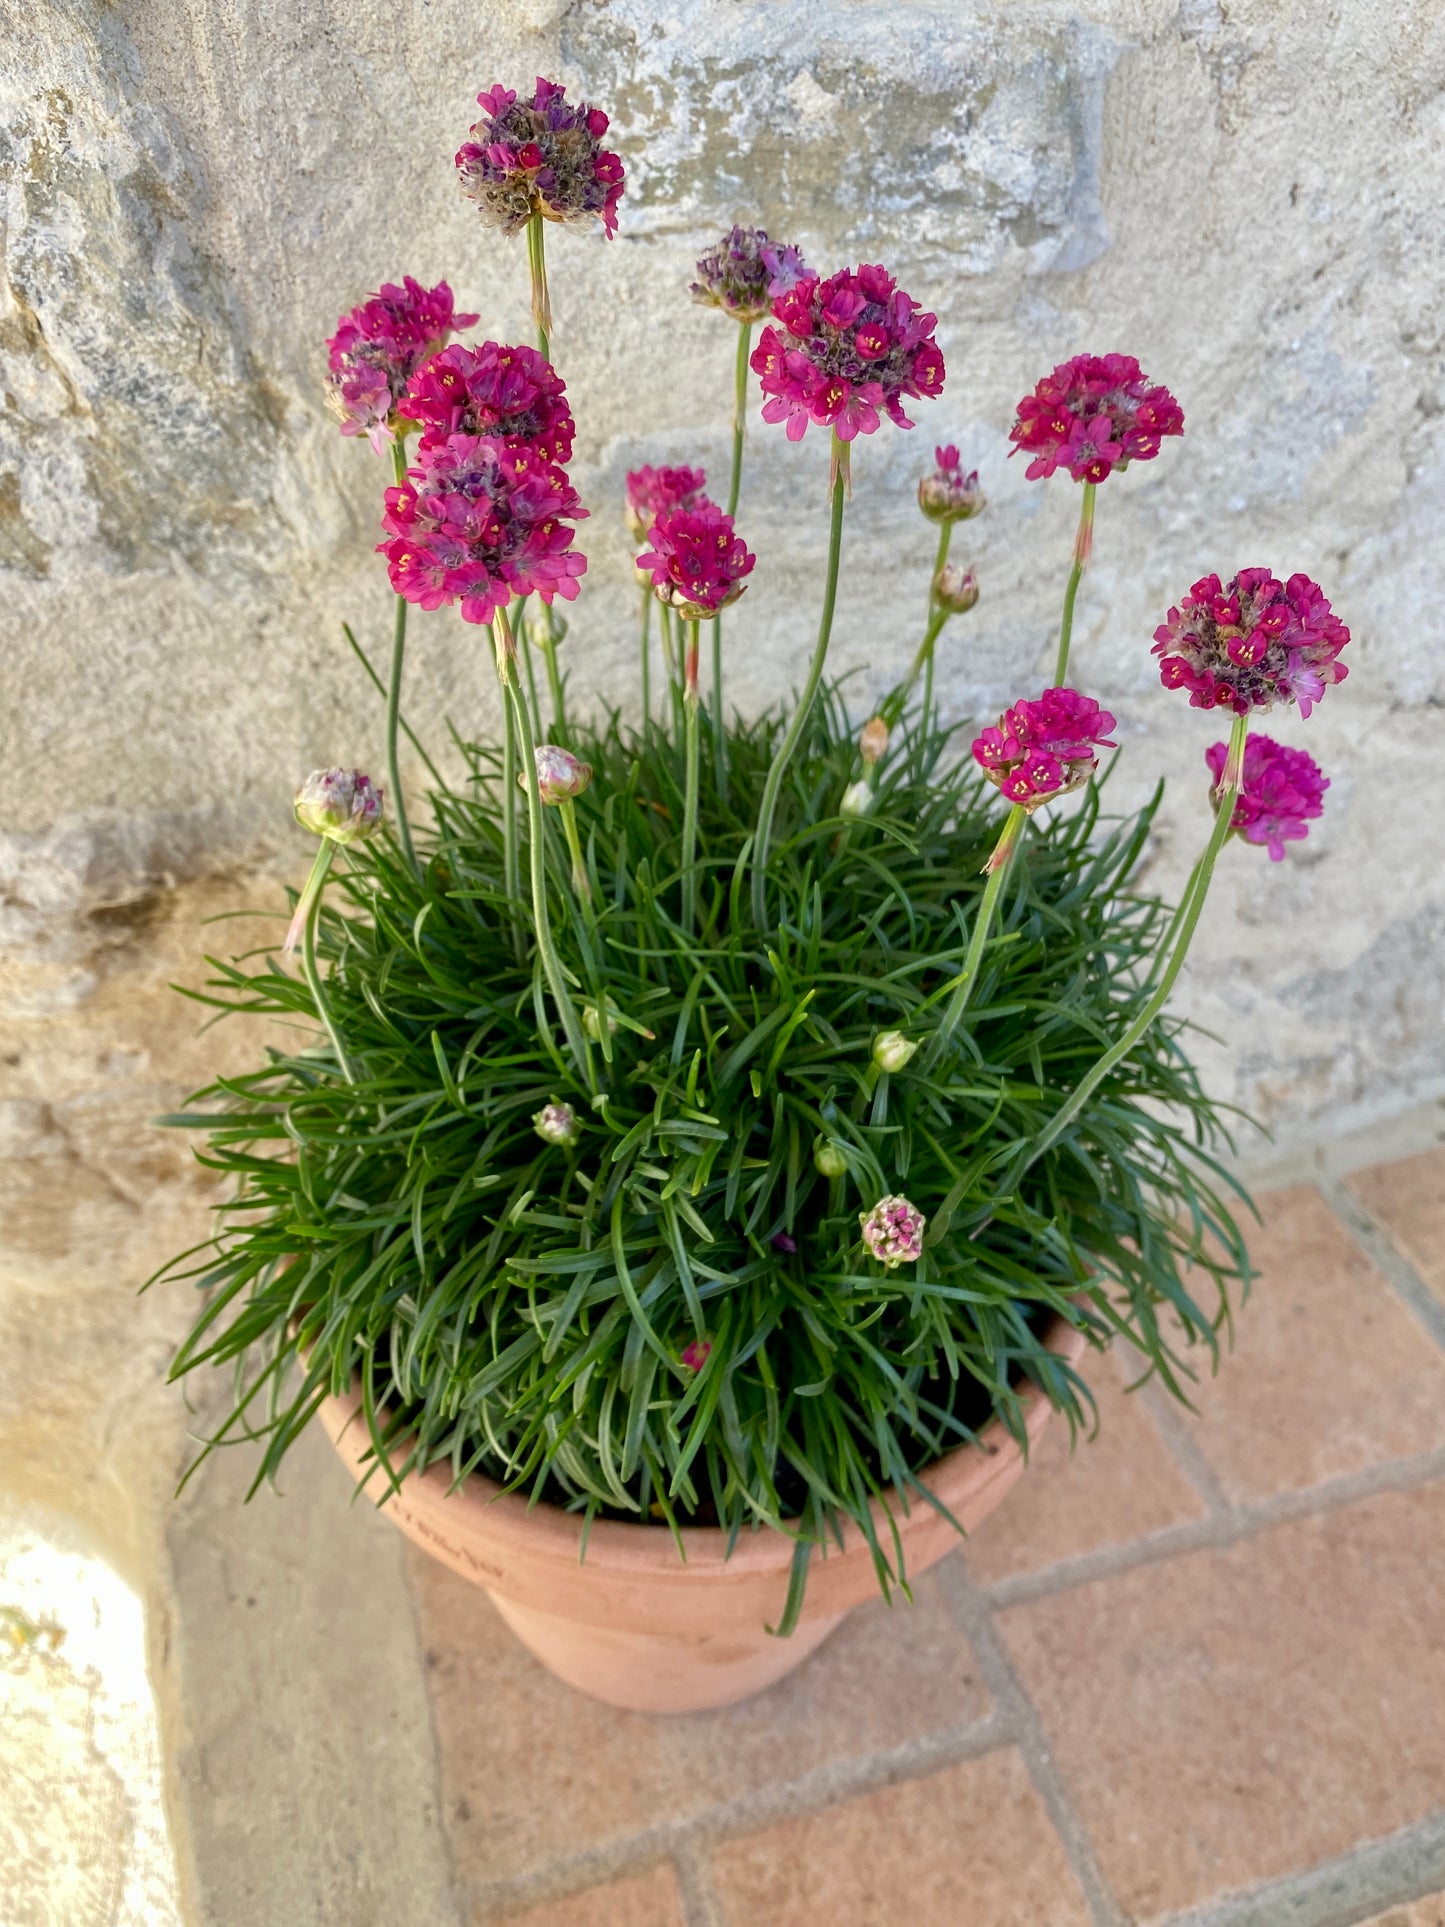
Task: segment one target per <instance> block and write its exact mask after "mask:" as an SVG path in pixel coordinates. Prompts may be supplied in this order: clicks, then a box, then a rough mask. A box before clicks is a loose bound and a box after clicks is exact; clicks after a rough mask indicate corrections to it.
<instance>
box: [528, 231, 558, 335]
mask: <svg viewBox="0 0 1445 1927" xmlns="http://www.w3.org/2000/svg"><path fill="white" fill-rule="evenodd" d="M527 266H528V268H529V269H530V270H531V274H532V321H533V323H534V325H535V327H536V330H537V352H538V353H539V354H540V355H541V356H542V359H543V360H544V361H550V360H551V359H552V301H551V297H550V295H549V294H548V292H547V243H546V240H545V239H544V229H543V224H542V216H541V215H540V214H534V215H533V216H532V218H531V219H530V220H529V221H528V223H527Z"/></svg>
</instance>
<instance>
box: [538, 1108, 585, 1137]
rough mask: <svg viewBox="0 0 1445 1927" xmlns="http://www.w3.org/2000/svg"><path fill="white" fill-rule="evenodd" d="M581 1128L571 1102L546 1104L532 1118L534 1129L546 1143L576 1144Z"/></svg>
mask: <svg viewBox="0 0 1445 1927" xmlns="http://www.w3.org/2000/svg"><path fill="white" fill-rule="evenodd" d="M581 1128H582V1127H581V1126H580V1125H579V1124H578V1122H577V1113H576V1112H575V1111H574V1110H573V1109H572V1106H571V1105H570V1104H544V1105H543V1106H542V1108H541V1110H540V1111H538V1112H536V1113H535V1114H534V1116H533V1118H532V1129H533V1130H534V1131H535V1132H536V1133H537V1135H538V1137H539V1138H541V1140H542V1142H543V1143H544V1144H575V1143H576V1142H577V1139H578V1137H579V1136H580V1135H581Z"/></svg>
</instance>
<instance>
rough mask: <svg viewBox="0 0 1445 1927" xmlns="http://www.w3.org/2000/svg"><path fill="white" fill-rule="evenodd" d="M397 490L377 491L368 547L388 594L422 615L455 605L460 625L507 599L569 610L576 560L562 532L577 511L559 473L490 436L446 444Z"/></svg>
mask: <svg viewBox="0 0 1445 1927" xmlns="http://www.w3.org/2000/svg"><path fill="white" fill-rule="evenodd" d="M407 474H408V480H407V482H406V483H405V484H404V485H402V486H400V487H397V488H389V489H388V490H387V491H386V513H385V515H384V516H383V517H382V527H383V528H384V529H385V530H386V531H387V532H388V534H389V535H390V537H391V538H392V539H391V540H390V541H387V542H380V543H378V544H377V547H378V549H379V550H380V551H381V553H382V554H383V555H385V557H386V559H387V567H388V569H389V572H390V575H391V586H392V587H393V589H395V591H396V593H397V594H398V595H400V596H405V598H406V599H407V601H408V602H417V603H420V604H421V606H422V608H423V609H438V608H440V607H441V606H442V604H443V603H447V602H459V603H460V604H461V612H462V616H463V618H464V619H465V620H466V621H467V622H490V621H491V620H492V618H493V616H494V615H495V614H496V612H497V610H498V609H499V608H501V607H503V606H504V605H505V604H506V603H507V602H509V601H510V600H511V598H512V597H513V596H519V595H537V596H540V598H541V599H542V601H543V602H550V601H551V600H552V597H553V596H554V595H560V596H562V597H563V598H564V600H567V601H571V600H573V599H574V598H575V596H576V594H577V578H578V577H579V576H580V575H582V574H583V573H584V571H585V570H586V567H587V562H586V558H585V557H584V556H581V555H579V554H578V553H577V552H576V551H575V550H574V549H573V548H572V537H573V534H574V532H575V531H574V530H572V529H571V528H569V527H568V526H567V523H568V522H571V521H576V520H578V519H579V518H580V517H582V516H584V515H585V514H586V513H587V511H586V509H584V508H583V507H582V505H581V503H580V502H579V501H578V499H577V496H576V494H575V492H574V491H573V488H572V484H571V483H570V482H569V481H568V479H567V476H566V473H565V471H564V470H563V469H561V468H559V467H558V466H557V464H556V463H555V462H549V461H547V460H546V458H545V457H544V456H542V455H539V454H537V453H536V452H535V451H534V450H532V449H530V448H527V447H525V446H522V447H514V446H512V445H511V444H510V443H508V442H506V441H503V440H501V439H500V438H499V437H497V436H495V435H453V436H450V437H449V438H448V440H447V441H446V442H444V443H443V444H442V445H441V447H439V448H434V449H432V450H430V451H429V453H428V455H427V457H426V459H425V461H424V462H422V463H421V465H420V466H419V467H416V468H413V469H409V470H408V471H407Z"/></svg>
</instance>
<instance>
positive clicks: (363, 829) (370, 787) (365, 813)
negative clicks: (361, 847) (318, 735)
mask: <svg viewBox="0 0 1445 1927" xmlns="http://www.w3.org/2000/svg"><path fill="white" fill-rule="evenodd" d="M383 800H384V799H383V796H382V792H381V790H379V789H378V788H377V786H376V784H375V783H373V782H372V780H371V778H370V777H369V776H368V775H367V774H366V772H365V771H364V770H359V769H314V770H312V772H311V774H310V775H309V776H308V777H307V778H306V781H305V782H304V783H303V784H302V785H301V787H300V789H299V790H297V792H296V801H295V804H294V805H293V809H294V811H295V816H296V821H297V822H298V823H299V824H300V825H301V827H302V829H303V830H310V832H311V834H312V835H313V836H324V837H325V838H326V839H327V841H328V842H330V843H340V844H342V845H343V846H345V845H347V844H350V843H364V842H365V840H366V839H367V837H369V836H370V835H371V833H372V831H373V830H374V829H375V828H376V826H377V824H378V823H380V821H381V808H382V802H383Z"/></svg>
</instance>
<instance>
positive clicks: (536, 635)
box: [522, 602, 567, 649]
mask: <svg viewBox="0 0 1445 1927" xmlns="http://www.w3.org/2000/svg"><path fill="white" fill-rule="evenodd" d="M522 633H523V635H524V636H525V637H526V638H527V640H528V642H529V643H531V645H532V647H533V648H534V649H541V648H542V647H543V646H544V645H545V644H546V643H548V642H550V643H552V644H553V646H554V647H555V646H556V645H557V644H558V643H560V642H563V641H565V640H566V636H567V623H566V619H565V617H563V616H559V615H558V613H557V611H556V610H555V609H551V608H549V607H548V606H547V604H546V603H545V602H530V603H529V604H528V607H527V611H526V614H525V615H524V616H523V617H522Z"/></svg>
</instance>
